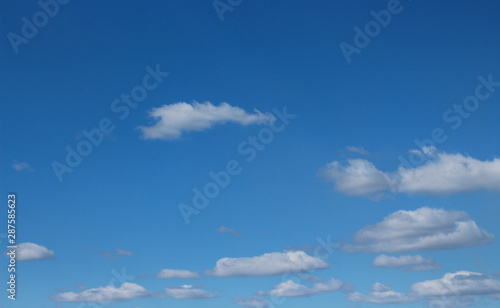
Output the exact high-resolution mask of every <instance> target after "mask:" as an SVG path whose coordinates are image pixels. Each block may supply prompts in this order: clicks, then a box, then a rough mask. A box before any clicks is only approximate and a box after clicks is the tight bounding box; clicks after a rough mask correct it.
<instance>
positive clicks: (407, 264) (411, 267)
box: [372, 255, 442, 271]
mask: <svg viewBox="0 0 500 308" xmlns="http://www.w3.org/2000/svg"><path fill="white" fill-rule="evenodd" d="M372 264H373V266H378V267H390V268H396V269H401V270H405V271H428V270H435V269H438V268H441V266H442V265H441V264H440V263H439V262H437V261H434V260H433V259H425V258H424V257H422V256H420V255H417V256H400V257H391V256H387V255H380V256H378V257H376V258H375V259H374V260H373V263H372Z"/></svg>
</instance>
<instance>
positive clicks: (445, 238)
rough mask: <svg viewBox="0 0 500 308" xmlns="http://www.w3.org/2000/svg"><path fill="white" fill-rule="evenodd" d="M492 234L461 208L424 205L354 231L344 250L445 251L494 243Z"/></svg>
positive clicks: (387, 251)
mask: <svg viewBox="0 0 500 308" xmlns="http://www.w3.org/2000/svg"><path fill="white" fill-rule="evenodd" d="M493 240H494V236H493V235H492V234H490V233H488V232H486V231H485V230H484V229H481V228H479V227H478V226H477V225H476V223H475V222H474V221H473V220H471V219H470V217H469V215H468V214H467V213H465V212H461V211H445V210H443V209H434V208H428V207H423V208H420V209H417V210H415V211H404V210H400V211H397V212H395V213H392V214H390V215H388V216H387V217H385V218H384V220H383V221H382V222H379V223H377V224H375V225H373V226H366V227H364V228H363V229H361V230H360V231H358V232H356V233H355V234H354V237H353V241H354V243H353V244H345V245H344V246H343V248H344V250H345V251H347V252H375V253H381V252H386V253H397V252H410V251H429V250H447V249H456V248H461V247H469V246H478V245H484V244H488V243H491V242H493Z"/></svg>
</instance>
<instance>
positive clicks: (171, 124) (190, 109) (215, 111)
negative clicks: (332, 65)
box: [139, 102, 274, 140]
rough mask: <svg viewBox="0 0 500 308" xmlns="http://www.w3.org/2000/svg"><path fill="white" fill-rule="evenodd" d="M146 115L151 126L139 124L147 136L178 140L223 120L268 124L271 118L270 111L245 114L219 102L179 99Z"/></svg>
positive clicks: (237, 108) (244, 123) (272, 117)
mask: <svg viewBox="0 0 500 308" xmlns="http://www.w3.org/2000/svg"><path fill="white" fill-rule="evenodd" d="M149 116H150V117H152V118H154V119H155V120H156V123H154V124H153V125H152V126H148V127H144V126H141V127H139V129H140V130H141V131H142V133H143V136H144V138H146V139H165V140H172V139H178V138H180V137H181V135H182V134H183V133H184V132H190V131H202V130H206V129H209V128H211V127H213V126H214V125H217V124H223V123H226V122H233V123H238V124H241V125H250V124H267V123H269V122H271V121H272V120H273V119H274V116H273V115H272V114H270V113H261V112H260V111H258V110H254V113H247V112H246V111H245V110H243V109H241V108H239V107H234V106H231V105H229V104H227V103H222V104H220V105H219V106H214V105H212V104H211V103H210V102H205V103H202V104H200V103H198V102H194V103H192V104H188V103H184V102H180V103H176V104H171V105H163V106H162V107H159V108H153V109H152V110H151V111H150V112H149Z"/></svg>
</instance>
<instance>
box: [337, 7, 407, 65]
mask: <svg viewBox="0 0 500 308" xmlns="http://www.w3.org/2000/svg"><path fill="white" fill-rule="evenodd" d="M408 1H412V0H408ZM403 9H404V7H403V5H401V2H400V1H399V0H389V2H387V9H386V10H380V11H378V12H375V11H374V10H371V11H370V15H371V16H372V18H373V20H370V21H369V22H367V23H366V24H365V26H364V27H363V29H361V28H359V27H354V38H353V44H349V43H346V42H341V43H340V44H339V47H340V51H341V52H342V54H343V55H344V58H345V60H346V61H347V63H351V61H352V59H351V57H352V55H353V54H358V55H359V54H360V53H361V51H362V50H363V49H364V48H366V47H367V46H368V45H369V44H370V42H371V40H372V39H373V38H375V37H377V36H379V35H380V32H381V31H382V29H383V28H386V27H387V26H389V24H390V23H391V21H392V18H393V16H394V15H398V14H400V13H401V12H402V11H403ZM363 30H364V31H363Z"/></svg>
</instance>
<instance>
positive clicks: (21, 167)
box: [12, 161, 35, 172]
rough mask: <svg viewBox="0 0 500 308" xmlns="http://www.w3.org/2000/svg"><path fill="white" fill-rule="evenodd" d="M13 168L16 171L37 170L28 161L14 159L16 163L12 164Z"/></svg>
mask: <svg viewBox="0 0 500 308" xmlns="http://www.w3.org/2000/svg"><path fill="white" fill-rule="evenodd" d="M12 168H14V170H16V171H31V172H33V171H35V170H34V169H33V168H31V166H30V164H28V163H27V162H17V161H14V163H13V164H12Z"/></svg>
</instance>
